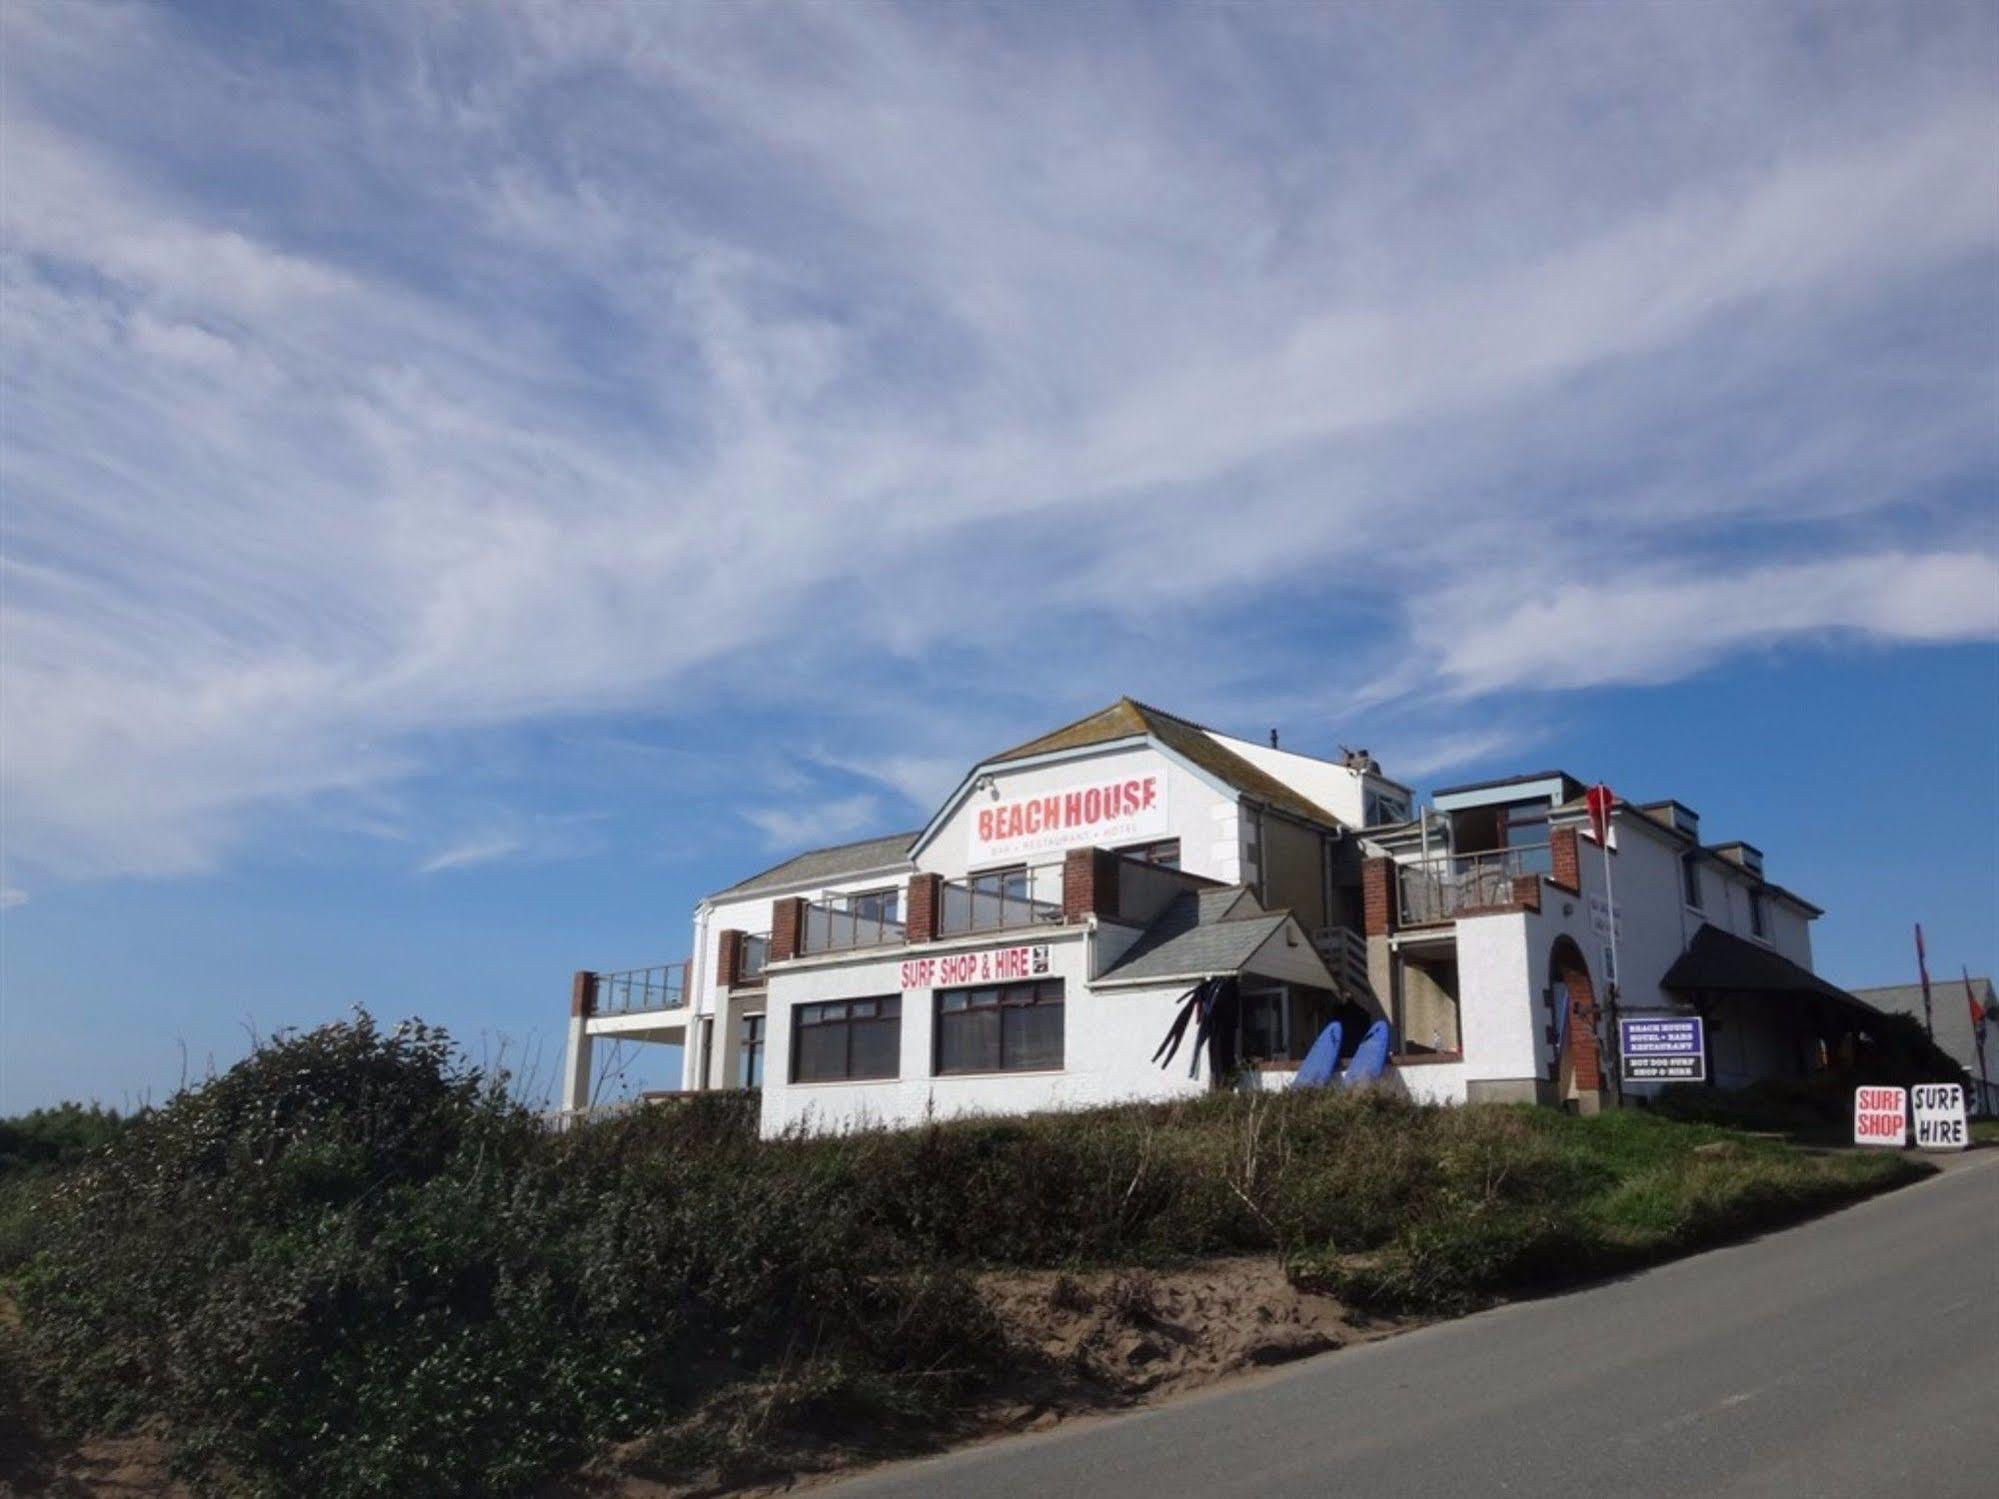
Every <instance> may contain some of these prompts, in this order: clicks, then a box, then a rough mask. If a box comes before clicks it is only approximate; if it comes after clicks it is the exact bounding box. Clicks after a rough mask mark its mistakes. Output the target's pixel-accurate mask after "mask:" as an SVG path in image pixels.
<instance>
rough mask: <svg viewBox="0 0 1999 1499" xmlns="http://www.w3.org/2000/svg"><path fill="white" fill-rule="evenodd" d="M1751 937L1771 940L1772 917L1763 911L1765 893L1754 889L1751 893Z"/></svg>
mask: <svg viewBox="0 0 1999 1499" xmlns="http://www.w3.org/2000/svg"><path fill="white" fill-rule="evenodd" d="M1749 935H1750V936H1752V937H1761V938H1762V939H1763V940H1764V941H1765V942H1768V941H1769V940H1770V915H1769V912H1767V911H1765V910H1764V909H1763V892H1762V891H1761V890H1757V889H1755V888H1753V887H1752V888H1751V890H1750V892H1749Z"/></svg>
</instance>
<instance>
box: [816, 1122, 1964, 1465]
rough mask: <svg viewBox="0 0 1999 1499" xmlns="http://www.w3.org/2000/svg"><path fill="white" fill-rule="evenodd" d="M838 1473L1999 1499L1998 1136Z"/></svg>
mask: <svg viewBox="0 0 1999 1499" xmlns="http://www.w3.org/2000/svg"><path fill="white" fill-rule="evenodd" d="M826 1492H829V1493H833V1494H838V1495H841V1496H843V1499H845V1496H852V1499H861V1496H863V1495H910V1496H914V1495H924V1496H953V1499H956V1496H964V1499H982V1496H991V1499H1017V1496H1026V1495H1031V1496H1034V1499H1061V1496H1064V1495H1078V1496H1088V1499H1166V1496H1169V1495H1172V1496H1177V1495H1199V1496H1203V1499H1220V1496H1228V1495H1252V1494H1253V1495H1259V1496H1263V1495H1279V1496H1282V1495H1313V1496H1320V1495H1333V1494H1339V1495H1365V1496H1368V1499H1392V1496H1397V1495H1412V1496H1414V1495H1421V1496H1424V1499H1433V1496H1440V1495H1475V1494H1522V1495H1532V1496H1535V1499H1553V1496H1561V1495H1570V1494H1573V1495H1578V1496H1583V1495H1587V1496H1589V1499H1607V1496H1616V1495H1648V1496H1656V1495H1665V1494H1674V1495H1696V1494H1697V1495H1703V1496H1706V1495H1738V1494H1755V1495H1784V1496H1787V1499H1801V1496H1830V1499H1842V1496H1848V1495H1870V1496H1872V1495H1893V1496H1897V1499H1902V1496H1906V1499H1946V1496H1954V1495H1976V1496H1978V1499H1994V1496H1999V1151H1982V1152H1978V1153H1976V1154H1974V1155H1972V1156H1970V1157H1968V1158H1959V1159H1957V1160H1954V1161H1953V1162H1952V1163H1951V1169H1950V1170H1948V1171H1947V1172H1946V1173H1945V1174H1943V1175H1941V1176H1939V1177H1936V1178H1932V1179H1931V1180H1929V1181H1925V1182H1921V1183H1918V1184H1917V1185H1915V1186H1913V1187H1908V1188H1905V1189H1904V1190H1902V1191H1900V1192H1896V1193H1892V1194H1890V1195H1889V1196H1886V1197H1880V1198H1875V1199H1874V1200H1872V1201H1870V1202H1865V1203H1861V1204H1859V1205H1858V1206H1856V1207H1853V1208H1849V1209H1847V1210H1845V1211H1843V1212H1840V1213H1837V1214H1835V1215H1833V1216H1832V1217H1829V1218H1823V1219H1820V1220H1818V1221H1816V1222H1813V1223H1809V1224H1806V1225H1804V1226H1802V1227H1799V1228H1794V1229H1789V1230H1786V1231H1784V1232H1782V1233H1778V1234H1772V1235H1770V1236H1769V1237H1767V1238H1763V1239H1759V1240H1756V1241H1754V1242H1751V1243H1747V1244H1742V1245H1738V1246H1736V1247H1734V1248H1730V1249H1722V1250H1716V1251H1714V1252H1712V1253H1709V1254H1704V1255H1700V1256H1697V1257H1695V1258H1693V1259H1689V1260H1682V1261H1680V1262H1678V1263H1677V1264H1672V1265H1667V1266H1663V1267H1661V1268H1659V1269H1657V1270H1651V1271H1647V1272H1645V1273H1643V1274H1641V1275H1637V1276H1633V1277H1631V1278H1629V1279H1626V1280H1621V1281H1617V1282H1614V1283H1610V1284H1606V1285H1602V1286H1597V1287H1594V1288H1592V1289H1589V1290H1586V1291H1580V1292H1577V1293H1575V1294H1572V1295H1568V1296H1560V1297H1553V1298H1549V1299H1547V1300H1542V1301H1535V1302H1525V1303H1521V1304H1519V1305H1515V1306H1509V1307H1503V1308H1500V1309H1498V1310H1496V1311H1492V1312H1487V1313H1483V1314H1481V1315H1479V1316H1476V1317H1469V1318H1466V1319H1464V1320H1463V1321H1459V1322H1452V1323H1447V1324H1444V1325H1441V1326H1437V1327H1431V1328H1425V1329H1423V1330H1421V1331H1419V1332H1414V1333H1410V1334H1407V1335H1405V1336H1403V1337H1399V1338H1393V1339H1390V1340H1388V1341H1386V1342H1383V1343H1376V1344H1371V1345H1368V1346H1365V1347H1361V1348H1354V1349H1349V1350H1346V1351H1343V1352H1338V1353H1333V1354H1328V1355H1325V1356H1322V1357H1320V1358H1316V1359H1313V1360H1310V1361H1309V1362H1306V1363H1301V1364H1296V1365H1293V1366H1291V1367H1290V1368H1288V1369H1284V1370H1281V1371H1278V1372H1276V1373H1274V1374H1269V1375H1264V1376H1259V1377H1257V1378H1255V1379H1253V1380H1250V1381H1246V1382H1243V1383H1239V1384H1234V1385H1231V1386H1228V1387H1226V1388H1222V1389H1217V1390H1212V1391H1209V1392H1206V1393H1204V1394H1201V1395H1196V1396H1193V1397H1191V1398H1189V1399H1186V1400H1181V1401H1177V1402H1175V1403H1172V1404H1169V1405H1162V1406H1159V1407H1156V1408H1154V1409H1152V1410H1148V1411H1144V1412H1140V1413H1137V1414H1133V1415H1127V1416H1116V1417H1111V1418H1107V1419H1103V1420H1097V1421H1090V1422H1085V1423H1079V1424H1076V1425H1073V1426H1068V1427H1059V1428H1057V1429H1055V1430H1053V1431H1050V1432H1046V1433H1042V1434H1038V1435H1034V1436H1026V1437H1017V1438H1009V1439H1007V1440H1004V1441H1000V1442H994V1443H990V1444H988V1445H986V1446H983V1447H978V1448H974V1449H971V1450H969V1451H965V1452H961V1453H956V1454H952V1455H949V1456H945V1457H940V1458H933V1459H928V1460H925V1461H922V1462H915V1463H906V1464H901V1465H898V1466H895V1467H891V1468H884V1469H880V1470H877V1471H876V1472H873V1473H870V1474H867V1475H865V1476H863V1477H861V1478H858V1479H855V1480H853V1481H851V1482H848V1483H844V1484H840V1485H838V1486H836V1487H834V1488H832V1489H830V1490H828V1491H826Z"/></svg>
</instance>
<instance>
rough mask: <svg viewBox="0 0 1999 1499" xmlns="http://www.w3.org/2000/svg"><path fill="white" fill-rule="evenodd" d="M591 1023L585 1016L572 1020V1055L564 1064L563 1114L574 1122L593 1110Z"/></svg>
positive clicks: (575, 1017)
mask: <svg viewBox="0 0 1999 1499" xmlns="http://www.w3.org/2000/svg"><path fill="white" fill-rule="evenodd" d="M589 1025H590V1021H589V1018H588V1017H587V1016H584V1015H571V1016H570V1017H569V1051H568V1055H567V1056H566V1057H565V1058H564V1059H563V1064H562V1114H563V1119H564V1122H565V1123H568V1122H573V1121H574V1120H575V1119H577V1118H579V1117H580V1116H581V1115H582V1114H583V1113H584V1112H585V1111H586V1110H588V1109H589V1107H590V1052H591V1049H592V1047H593V1044H594V1043H593V1041H592V1038H591V1035H590V1030H589Z"/></svg>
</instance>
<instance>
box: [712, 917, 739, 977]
mask: <svg viewBox="0 0 1999 1499" xmlns="http://www.w3.org/2000/svg"><path fill="white" fill-rule="evenodd" d="M742 981H743V934H742V933H741V932H739V931H737V930H735V929H734V928H733V927H731V928H729V929H728V930H726V931H724V932H723V933H722V940H721V942H720V943H719V944H718V945H717V947H716V949H715V987H716V988H718V989H733V988H735V987H736V985H738V984H740V983H741V982H742Z"/></svg>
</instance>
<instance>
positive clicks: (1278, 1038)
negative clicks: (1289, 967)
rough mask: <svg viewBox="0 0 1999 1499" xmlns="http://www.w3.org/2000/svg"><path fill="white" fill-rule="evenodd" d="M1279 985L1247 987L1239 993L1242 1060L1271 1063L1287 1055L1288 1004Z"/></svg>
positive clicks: (1289, 1053) (1288, 1032)
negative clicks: (1262, 987) (1240, 996)
mask: <svg viewBox="0 0 1999 1499" xmlns="http://www.w3.org/2000/svg"><path fill="white" fill-rule="evenodd" d="M1286 999H1287V996H1286V994H1285V991H1284V990H1283V988H1281V987H1279V988H1276V989H1247V990H1244V992H1243V996H1242V1059H1243V1060H1244V1061H1245V1062H1271V1061H1277V1060H1280V1059H1283V1058H1288V1057H1289V1056H1290V1055H1291V1034H1290V1026H1289V1024H1288V1021H1289V1019H1290V1016H1289V1014H1288V1011H1289V1009H1290V1006H1289V1005H1288V1004H1287V1003H1286Z"/></svg>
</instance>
